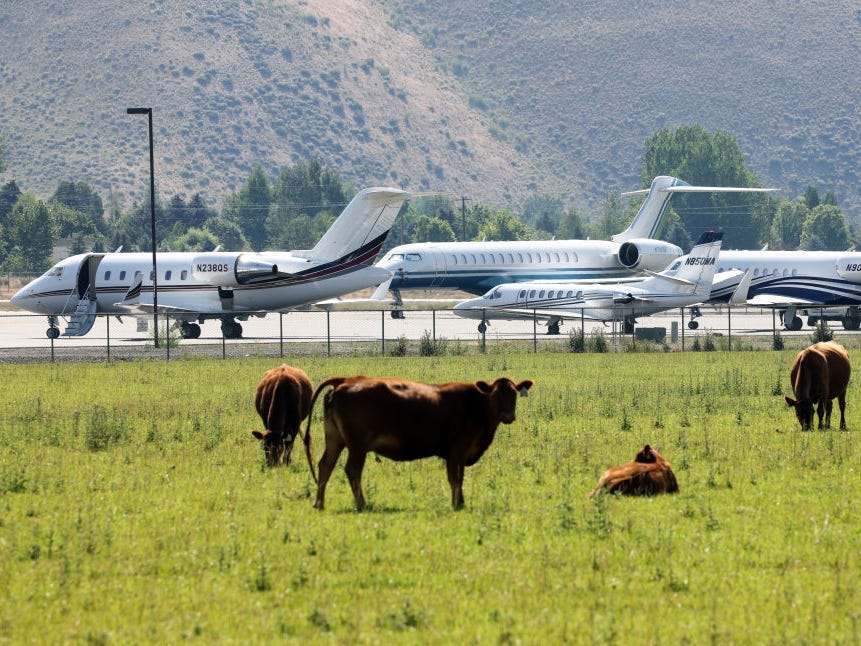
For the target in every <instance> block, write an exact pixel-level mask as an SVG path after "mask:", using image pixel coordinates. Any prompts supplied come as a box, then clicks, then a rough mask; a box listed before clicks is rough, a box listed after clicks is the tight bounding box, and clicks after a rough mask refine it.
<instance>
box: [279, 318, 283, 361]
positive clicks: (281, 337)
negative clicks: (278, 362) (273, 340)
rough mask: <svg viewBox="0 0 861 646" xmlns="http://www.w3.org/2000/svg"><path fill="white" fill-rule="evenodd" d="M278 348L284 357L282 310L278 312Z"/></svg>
mask: <svg viewBox="0 0 861 646" xmlns="http://www.w3.org/2000/svg"><path fill="white" fill-rule="evenodd" d="M278 344H279V345H278V348H279V352H280V353H281V358H282V359H283V358H284V312H278Z"/></svg>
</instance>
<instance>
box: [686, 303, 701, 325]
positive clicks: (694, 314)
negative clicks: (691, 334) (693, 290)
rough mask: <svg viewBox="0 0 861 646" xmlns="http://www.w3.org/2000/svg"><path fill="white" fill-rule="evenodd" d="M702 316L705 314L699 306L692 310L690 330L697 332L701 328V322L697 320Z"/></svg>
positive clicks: (689, 323)
mask: <svg viewBox="0 0 861 646" xmlns="http://www.w3.org/2000/svg"><path fill="white" fill-rule="evenodd" d="M702 315H703V313H702V312H701V311H700V306H699V305H694V306H693V307H692V308H691V320H690V321H688V329H689V330H696V329H697V328H698V327H699V326H700V322H699V321H697V320H696V319H698V318H699V317H701V316H702Z"/></svg>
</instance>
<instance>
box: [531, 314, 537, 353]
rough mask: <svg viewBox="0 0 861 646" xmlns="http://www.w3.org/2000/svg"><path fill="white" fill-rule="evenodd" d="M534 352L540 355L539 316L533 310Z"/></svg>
mask: <svg viewBox="0 0 861 646" xmlns="http://www.w3.org/2000/svg"><path fill="white" fill-rule="evenodd" d="M532 352H533V354H537V353H538V314H537V313H536V312H535V310H532Z"/></svg>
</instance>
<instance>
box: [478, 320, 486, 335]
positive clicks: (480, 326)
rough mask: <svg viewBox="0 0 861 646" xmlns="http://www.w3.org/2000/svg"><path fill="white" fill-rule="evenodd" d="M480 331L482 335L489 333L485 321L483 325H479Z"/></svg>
mask: <svg viewBox="0 0 861 646" xmlns="http://www.w3.org/2000/svg"><path fill="white" fill-rule="evenodd" d="M478 331H479V332H480V333H481V334H484V333H485V332H487V323H485V322H484V321H482V322H481V323H479V324H478Z"/></svg>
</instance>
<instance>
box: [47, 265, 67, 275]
mask: <svg viewBox="0 0 861 646" xmlns="http://www.w3.org/2000/svg"><path fill="white" fill-rule="evenodd" d="M43 275H44V276H54V277H59V276H62V275H63V268H62V267H60V266H59V265H54V266H53V267H51V268H50V269H49V270H48V271H46V272H45V273H44V274H43Z"/></svg>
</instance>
